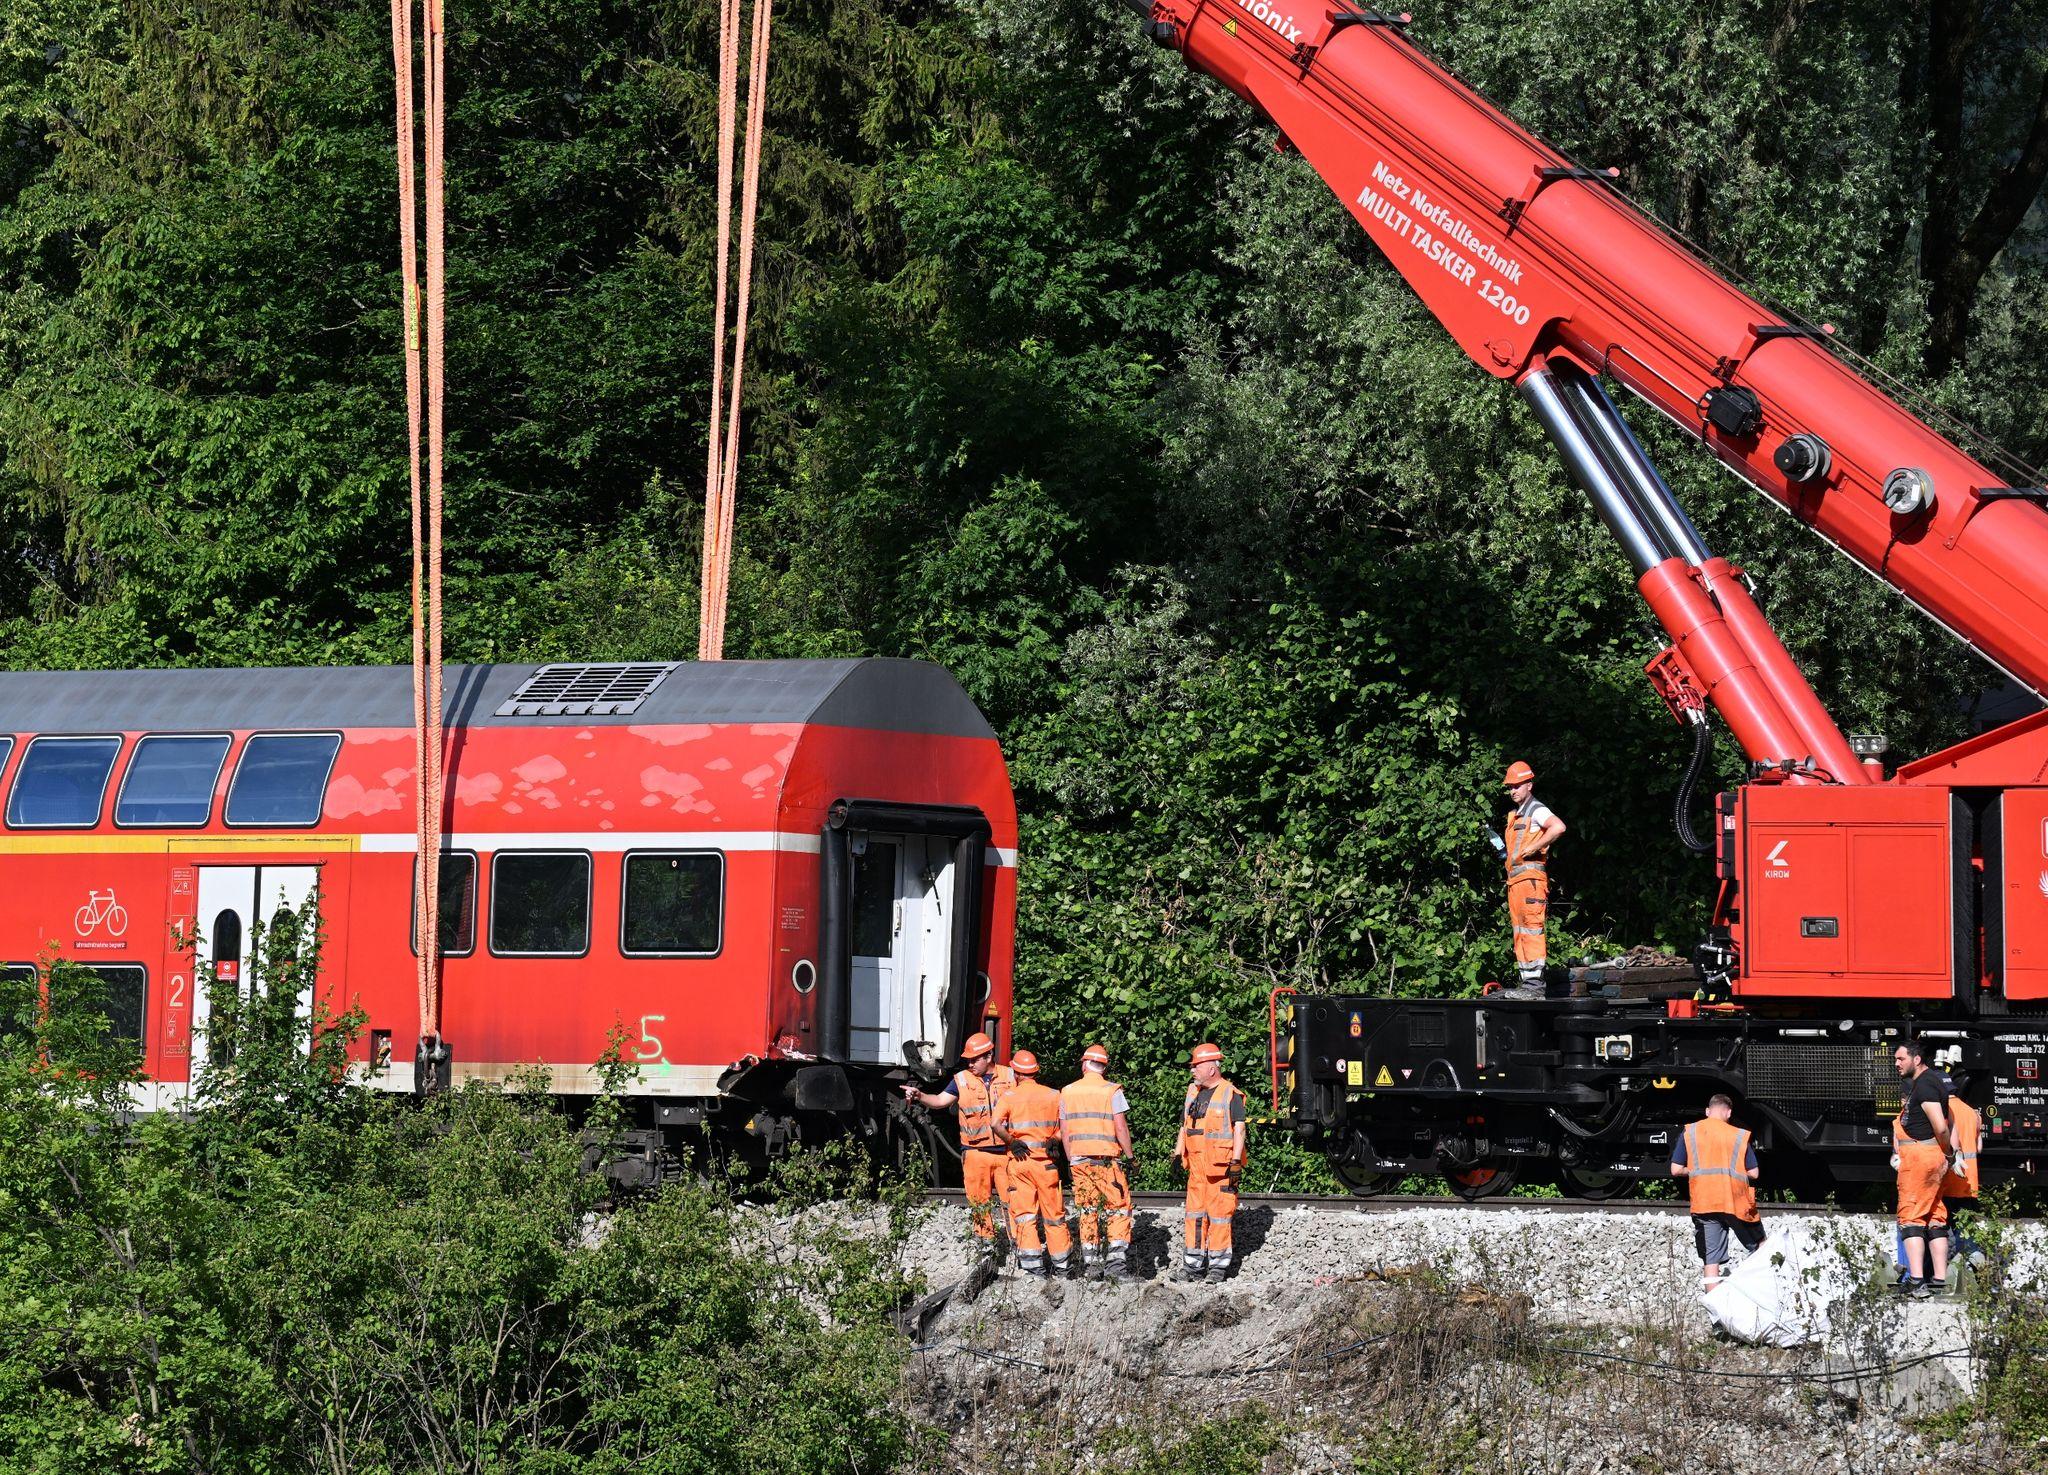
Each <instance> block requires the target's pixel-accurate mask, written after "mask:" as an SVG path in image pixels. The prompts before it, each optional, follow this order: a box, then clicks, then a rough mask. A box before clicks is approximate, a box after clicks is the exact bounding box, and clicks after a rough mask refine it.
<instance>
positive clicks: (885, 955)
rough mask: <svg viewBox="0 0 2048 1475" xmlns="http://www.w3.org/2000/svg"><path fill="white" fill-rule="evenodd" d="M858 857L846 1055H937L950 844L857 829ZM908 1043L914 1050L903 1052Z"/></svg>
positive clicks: (947, 955)
mask: <svg viewBox="0 0 2048 1475" xmlns="http://www.w3.org/2000/svg"><path fill="white" fill-rule="evenodd" d="M847 849H848V851H849V853H850V855H851V858H852V862H853V896H852V906H851V908H850V911H851V916H850V917H849V922H850V924H851V925H850V930H851V932H852V941H851V945H850V947H849V949H848V951H849V960H848V961H849V969H848V972H849V978H848V982H849V984H850V986H851V989H852V998H851V999H850V1000H848V1004H849V1009H848V1031H847V1034H848V1038H847V1053H848V1055H849V1057H850V1058H851V1059H853V1060H856V1061H859V1062H862V1063H865V1064H871V1065H902V1064H904V1063H906V1061H908V1060H909V1059H910V1058H911V1055H915V1056H916V1057H917V1058H918V1059H920V1060H924V1059H936V1058H937V1056H938V1054H939V1053H940V1051H941V1050H942V1049H943V1048H944V1039H945V1033H946V1021H945V1016H944V1013H943V1012H942V1009H941V1005H942V1003H943V1001H944V995H945V989H946V981H947V976H948V972H949V968H950V964H951V961H952V938H953V932H952V926H953V921H952V918H951V917H950V916H949V915H948V911H949V909H950V908H951V906H952V901H953V843H952V841H950V840H948V839H945V838H943V837H941V836H937V835H885V834H875V833H867V832H860V833H855V834H852V835H849V836H848V837H847ZM906 1047H908V1050H909V1052H910V1053H909V1054H906Z"/></svg>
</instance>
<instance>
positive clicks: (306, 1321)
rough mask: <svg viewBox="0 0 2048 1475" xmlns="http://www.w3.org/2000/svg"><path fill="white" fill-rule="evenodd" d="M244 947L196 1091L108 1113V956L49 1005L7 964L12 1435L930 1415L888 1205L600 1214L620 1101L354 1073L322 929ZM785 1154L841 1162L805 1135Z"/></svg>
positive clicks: (435, 1433) (692, 1203) (121, 1086)
mask: <svg viewBox="0 0 2048 1475" xmlns="http://www.w3.org/2000/svg"><path fill="white" fill-rule="evenodd" d="M258 948H259V953H260V957H261V966H260V967H259V969H258V970H257V973H256V976H257V977H258V978H260V979H262V980H263V981H264V983H265V985H266V987H265V988H259V989H258V990H257V995H256V998H255V999H254V1000H253V1001H244V1002H243V1003H242V1004H241V1006H240V1007H239V1008H237V1007H234V991H233V988H232V987H227V988H220V987H216V988H215V990H214V1004H215V1012H214V1015H213V1021H214V1028H213V1030H212V1032H211V1035H210V1037H209V1039H208V1040H207V1043H206V1046H205V1051H204V1057H205V1063H204V1064H203V1066H202V1070H201V1075H200V1084H199V1097H200V1100H201V1102H202V1103H203V1105H204V1106H205V1107H206V1109H205V1110H204V1111H202V1112H199V1113H197V1114H195V1115H192V1116H189V1117H179V1116H172V1115H156V1116H152V1117H147V1118H144V1119H142V1120H140V1121H124V1120H123V1112H122V1107H123V1106H124V1104H125V1096H124V1092H125V1089H126V1085H127V1082H128V1081H129V1080H130V1079H131V1078H132V1076H133V1073H134V1066H135V1061H134V1057H133V1053H132V1050H131V1049H130V1048H129V1047H127V1046H126V1045H124V1044H123V1043H122V1042H120V1041H118V1040H115V1039H112V1038H110V1037H109V1036H108V1034H107V1031H106V1024H105V1018H104V1016H103V1015H101V1014H98V1013H97V1012H96V1011H95V1009H94V1007H93V1000H92V998H91V997H90V990H91V988H92V987H93V984H94V975H92V974H91V973H89V972H86V971H85V970H82V969H76V968H71V967H67V966H65V965H62V964H59V965H58V966H56V967H54V968H51V969H49V970H48V972H47V974H46V976H45V978H44V980H43V987H44V988H45V989H46V990H47V999H48V1004H49V1008H48V1009H47V1010H44V1009H42V1008H40V1007H39V1002H38V988H37V985H36V983H35V982H34V981H33V980H29V979H25V978H18V977H12V976H10V977H9V978H8V979H7V980H6V987H7V988H8V990H9V992H8V993H7V994H6V996H5V998H4V999H0V1009H4V1022H5V1024H6V1026H7V1028H6V1029H5V1030H4V1031H0V1468H5V1469H7V1470H10V1471H20V1472H39V1475H59V1472H79V1475H86V1472H91V1475H101V1472H115V1471H120V1472H136V1475H141V1472H150V1471H168V1470H179V1471H209V1472H214V1475H235V1472H252V1475H254V1472H268V1471H276V1470H285V1469H292V1470H312V1471H324V1472H333V1475H342V1472H348V1471H365V1472H369V1471H395V1470H435V1471H442V1472H454V1471H479V1472H481V1471H487V1470H488V1471H523V1472H534V1475H539V1472H554V1471H576V1472H586V1471H588V1472H605V1471H626V1470H634V1471H661V1472H673V1475H716V1472H726V1471H733V1470H755V1471H763V1472H779V1475H814V1472H818V1471H827V1470H847V1471H859V1470H885V1469H890V1468H894V1467H895V1466H896V1464H897V1462H898V1460H899V1459H901V1458H902V1457H903V1456H904V1455H905V1454H906V1453H907V1452H909V1451H910V1450H911V1449H912V1448H913V1445H912V1442H911V1431H910V1428H909V1426H908V1424H907V1423H906V1421H905V1419H904V1417H903V1416H902V1414H901V1413H900V1412H898V1411H896V1410H895V1409H894V1408H892V1406H891V1400H892V1398H893V1396H894V1393H895V1390H896V1384H897V1377H898V1373H899V1369H900V1365H901V1362H902V1358H903V1355H904V1349H905V1347H906V1345H907V1344H905V1343H904V1341H903V1340H902V1338H901V1337H900V1336H899V1335H898V1334H897V1332H896V1330H895V1328H894V1326H893V1324H892V1322H891V1321H890V1319H889V1318H888V1316H887V1315H886V1313H887V1311H888V1310H889V1309H890V1308H891V1307H892V1306H893V1305H894V1304H896V1302H897V1300H898V1299H899V1298H900V1296H901V1295H902V1293H903V1291H904V1290H905V1285H904V1283H903V1282H902V1279H901V1276H900V1273H899V1271H898V1270H897V1268H896V1255H895V1251H896V1240H895V1239H894V1237H892V1236H891V1235H890V1234H888V1233H880V1234H875V1233H868V1232H865V1231H862V1230H858V1229H856V1230H854V1231H851V1232H849V1231H846V1230H842V1229H839V1228H836V1227H835V1225H836V1223H837V1221H836V1220H835V1219H834V1218H832V1217H830V1216H818V1217H817V1218H816V1220H815V1222H798V1223H796V1224H795V1225H794V1227H792V1225H791V1224H790V1222H789V1221H788V1220H787V1219H782V1220H777V1219H773V1218H771V1217H769V1216H768V1215H766V1214H764V1213H761V1212H758V1211H745V1210H741V1209H739V1208H738V1207H736V1206H735V1205H734V1203H733V1202H732V1201H731V1200H730V1199H729V1198H727V1197H726V1196H725V1195H723V1194H722V1193H720V1192H718V1191H717V1190H716V1189H715V1188H711V1187H705V1186H702V1185H698V1186H692V1187H689V1188H677V1189H672V1190H670V1191H668V1192H666V1193H664V1194H662V1195H660V1196H659V1197H656V1198H653V1199H649V1200H645V1201H640V1202H636V1203H633V1204H631V1205H628V1206H625V1207H623V1208H620V1209H616V1210H614V1211H611V1212H607V1213H606V1214H604V1215H602V1216H600V1215H599V1214H598V1213H596V1212H595V1210H597V1208H598V1207H599V1199H600V1197H601V1195H602V1192H603V1179H602V1177H601V1176H599V1175H596V1174H592V1173H587V1172H585V1171H584V1166H585V1162H586V1155H587V1152H588V1151H591V1150H595V1149H594V1148H593V1147H592V1144H593V1142H596V1143H601V1142H602V1140H603V1131H604V1123H605V1120H606V1114H605V1111H604V1108H603V1104H602V1103H601V1104H600V1108H599V1111H598V1113H597V1115H596V1117H595V1118H593V1120H592V1121H591V1122H590V1123H588V1124H586V1127H585V1129H584V1131H579V1128H578V1126H577V1124H574V1123H571V1122H569V1121H567V1120H566V1119H565V1118H564V1117H563V1116H562V1115H561V1114H560V1112H559V1111H558V1110H556V1109H555V1106H554V1105H553V1098H551V1097H549V1096H548V1095H547V1094H546V1093H545V1092H544V1091H542V1090H538V1089H536V1090H533V1091H530V1092H524V1093H522V1092H519V1091H513V1092H509V1093H501V1092H498V1091H496V1090H483V1089H471V1090H467V1091H464V1092H461V1093H457V1094H456V1095H453V1096H443V1097H438V1098H436V1099H434V1100H433V1101H431V1102H429V1103H427V1104H426V1105H424V1106H420V1107H413V1106H412V1105H410V1104H409V1103H407V1102H406V1101H404V1100H402V1099H400V1098H393V1097H389V1096H384V1095H381V1094H379V1093H376V1092H373V1091H371V1090H369V1089H367V1088H365V1087H363V1086H361V1085H357V1084H354V1083H351V1082H350V1081H348V1080H346V1079H344V1077H343V1074H342V1070H341V1067H342V1065H343V1064H344V1042H345V1041H346V1039H347V1038H348V1036H349V1032H350V1030H351V1028H353V1027H354V1026H355V1025H357V1024H359V1023H360V1021H350V1020H340V1021H332V1022H331V1024H330V1026H329V1027H328V1028H326V1029H325V1030H323V1031H322V1032H321V1034H320V1035H319V1036H318V1038H316V1039H315V1040H314V1041H313V1042H312V1047H311V1049H310V1050H309V1049H308V1029H307V1027H306V1024H305V1022H304V1021H303V1020H298V1019H295V1018H294V1006H295V994H296V988H295V980H293V979H292V978H291V977H290V975H291V973H292V972H293V971H294V970H295V969H297V968H300V967H304V966H310V965H311V964H312V962H313V960H314V959H315V958H316V956H317V940H316V939H313V938H311V937H309V936H302V935H299V934H298V932H297V931H296V929H291V930H288V929H285V928H282V927H281V928H280V929H279V930H278V932H277V933H276V934H274V935H273V936H271V937H269V938H266V939H262V940H261V941H260V943H259V945H258ZM531 1084H532V1085H534V1086H535V1087H538V1086H539V1085H540V1084H541V1083H540V1082H539V1081H535V1082H533V1083H531ZM585 1132H589V1133H591V1134H594V1135H590V1136H586V1135H585ZM854 1186H855V1187H857V1188H866V1187H867V1186H868V1183H867V1180H866V1179H865V1178H864V1177H861V1178H859V1179H858V1181H857V1182H856V1183H855V1184H854ZM780 1187H781V1190H782V1192H783V1194H784V1201H785V1203H794V1202H797V1201H799V1198H800V1195H801V1193H802V1192H804V1191H807V1190H815V1189H820V1188H824V1187H830V1188H832V1189H833V1190H834V1191H843V1190H845V1189H846V1188H847V1187H848V1180H847V1178H846V1176H845V1175H843V1174H838V1173H836V1172H834V1171H833V1170H832V1169H831V1168H830V1165H829V1164H825V1163H823V1162H822V1161H821V1160H803V1161H801V1162H798V1163H795V1164H792V1165H791V1166H790V1167H789V1168H788V1169H787V1170H786V1173H785V1181H784V1182H783V1183H782V1184H781V1185H780ZM899 1187H900V1185H899ZM898 1207H899V1208H900V1207H901V1204H900V1203H899V1204H898Z"/></svg>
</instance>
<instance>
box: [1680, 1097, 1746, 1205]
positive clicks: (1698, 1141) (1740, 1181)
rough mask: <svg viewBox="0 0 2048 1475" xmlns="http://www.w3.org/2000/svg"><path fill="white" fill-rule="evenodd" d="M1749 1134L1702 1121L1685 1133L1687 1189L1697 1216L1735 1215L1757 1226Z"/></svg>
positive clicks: (1714, 1122)
mask: <svg viewBox="0 0 2048 1475" xmlns="http://www.w3.org/2000/svg"><path fill="white" fill-rule="evenodd" d="M1748 1160H1749V1133H1747V1132H1745V1131H1744V1130H1742V1128H1740V1127H1737V1126H1734V1125H1732V1124H1730V1123H1728V1122H1717V1121H1715V1120H1714V1119H1713V1118H1712V1117H1702V1118H1701V1119H1700V1120H1699V1121H1696V1122H1694V1123H1693V1124H1692V1125H1691V1126H1689V1127H1687V1128H1686V1129H1685V1186H1686V1192H1687V1194H1688V1195H1689V1196H1690V1197H1691V1199H1692V1211H1693V1212H1694V1213H1695V1214H1733V1215H1734V1216H1735V1217H1736V1218H1738V1219H1747V1220H1750V1221H1751V1222H1755V1220H1756V1219H1757V1217H1758V1216H1757V1212H1756V1185H1755V1184H1754V1183H1752V1182H1750V1181H1749V1169H1748V1168H1747V1167H1745V1166H1744V1164H1745V1163H1747V1162H1748Z"/></svg>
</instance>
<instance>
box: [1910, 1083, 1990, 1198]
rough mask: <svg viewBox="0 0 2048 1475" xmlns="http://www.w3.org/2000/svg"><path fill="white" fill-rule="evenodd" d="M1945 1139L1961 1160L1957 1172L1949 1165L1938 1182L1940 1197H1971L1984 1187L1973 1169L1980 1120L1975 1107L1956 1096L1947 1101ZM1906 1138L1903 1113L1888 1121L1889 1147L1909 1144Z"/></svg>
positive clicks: (1979, 1139) (1979, 1145) (1981, 1141)
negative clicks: (1890, 1128) (1904, 1143)
mask: <svg viewBox="0 0 2048 1475" xmlns="http://www.w3.org/2000/svg"><path fill="white" fill-rule="evenodd" d="M1948 1132H1949V1140H1950V1141H1951V1142H1953V1143H1954V1144H1955V1147H1956V1152H1957V1153H1958V1154H1959V1155H1960V1156H1961V1157H1962V1160H1963V1171H1962V1172H1960V1173H1958V1172H1957V1171H1956V1170H1955V1168H1954V1167H1953V1166H1951V1167H1950V1168H1949V1170H1948V1172H1947V1173H1946V1174H1944V1175H1943V1176H1942V1180H1941V1196H1942V1197H1943V1198H1975V1197H1976V1196H1977V1194H1978V1191H1979V1190H1980V1189H1982V1188H1983V1186H1984V1178H1983V1175H1982V1174H1981V1173H1980V1172H1978V1170H1977V1153H1978V1151H1979V1150H1980V1149H1981V1148H1982V1147H1983V1145H1984V1118H1983V1117H1982V1116H1981V1115H1980V1114H1979V1113H1978V1111H1977V1108H1976V1107H1974V1106H1972V1105H1970V1103H1969V1102H1967V1101H1965V1100H1963V1098H1962V1097H1960V1096H1950V1097H1949V1098H1948ZM1910 1140H1912V1139H1910V1138H1909V1137H1907V1136H1906V1114H1905V1112H1903V1111H1901V1112H1900V1113H1899V1114H1898V1115H1897V1116H1895V1117H1893V1118H1892V1145H1893V1147H1894V1148H1896V1147H1897V1146H1898V1145H1899V1144H1900V1143H1902V1142H1907V1141H1910Z"/></svg>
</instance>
